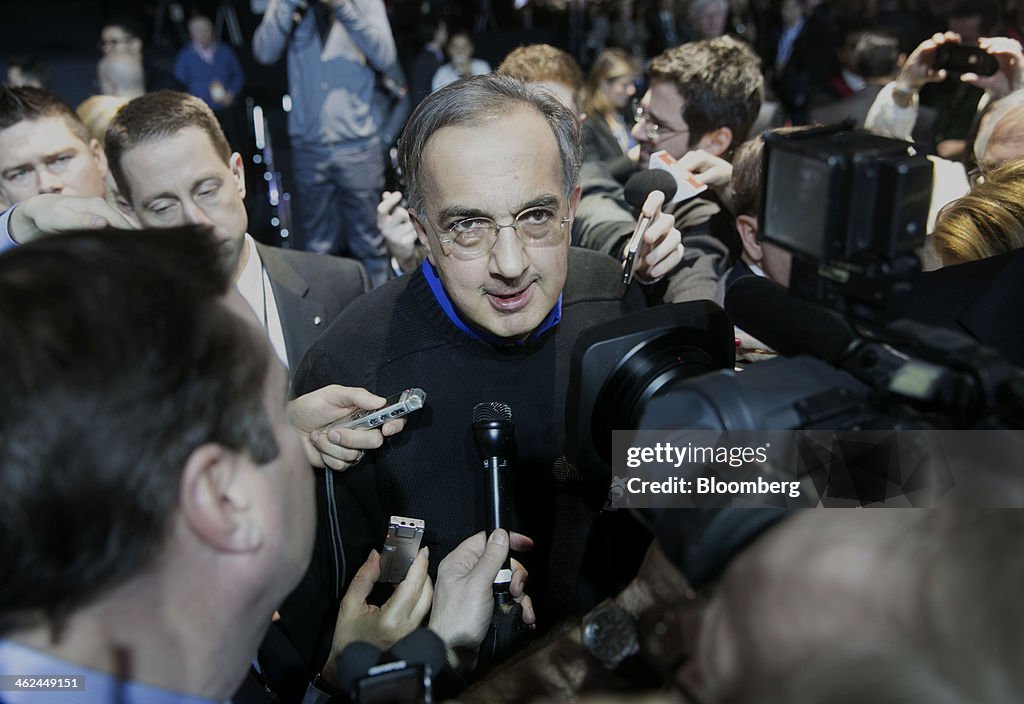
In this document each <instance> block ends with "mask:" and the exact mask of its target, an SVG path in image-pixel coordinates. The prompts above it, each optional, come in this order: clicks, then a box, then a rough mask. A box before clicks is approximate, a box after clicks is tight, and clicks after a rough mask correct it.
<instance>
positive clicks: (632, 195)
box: [622, 169, 677, 286]
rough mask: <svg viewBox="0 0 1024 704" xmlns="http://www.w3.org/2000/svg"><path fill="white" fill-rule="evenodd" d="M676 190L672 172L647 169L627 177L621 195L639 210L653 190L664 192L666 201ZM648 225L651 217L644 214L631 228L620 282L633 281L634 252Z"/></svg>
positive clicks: (673, 195)
mask: <svg viewBox="0 0 1024 704" xmlns="http://www.w3.org/2000/svg"><path fill="white" fill-rule="evenodd" d="M676 190H677V187H676V180H675V179H674V178H673V177H672V174H670V173H669V172H667V171H663V170H661V169H648V170H647V171H638V172H637V173H635V174H633V175H632V176H630V177H629V180H628V181H627V182H626V187H625V190H624V192H623V195H625V198H626V202H627V203H629V204H630V205H631V206H633V207H634V208H636V209H637V210H640V209H641V208H643V207H644V203H645V202H647V198H648V196H650V195H651V193H653V192H654V191H661V192H662V193H664V194H665V202H666V203H668V202H669V201H671V200H672V198H674V197H675V195H676ZM650 225H651V219H650V218H649V217H647V216H646V215H644V216H642V217H641V218H640V222H638V223H637V225H636V229H635V230H633V236H632V237H630V238H629V243H628V244H627V245H626V251H625V253H624V254H625V258H624V259H623V268H622V283H623V284H625V285H627V286H628V285H629V284H630V283H631V282H632V281H633V266H634V264H635V261H636V253H637V250H639V249H640V243H641V242H643V239H644V233H646V232H647V228H648V227H650Z"/></svg>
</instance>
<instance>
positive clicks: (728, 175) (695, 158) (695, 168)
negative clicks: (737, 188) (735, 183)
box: [679, 149, 732, 191]
mask: <svg viewBox="0 0 1024 704" xmlns="http://www.w3.org/2000/svg"><path fill="white" fill-rule="evenodd" d="M679 165H680V166H682V167H683V168H684V169H688V170H689V171H690V172H691V173H693V175H694V176H696V177H697V179H698V180H699V181H700V182H701V183H704V184H707V185H708V187H710V188H714V189H715V190H716V191H717V190H719V189H721V188H728V186H729V184H730V183H731V182H732V164H730V163H729V162H728V161H726V160H725V159H722V158H720V157H717V156H715V155H714V154H709V153H708V152H706V151H704V150H703V149H694V150H693V151H690V152H686V153H685V154H683V156H682V158H681V159H680V160H679Z"/></svg>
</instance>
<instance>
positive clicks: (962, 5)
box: [948, 0, 1003, 37]
mask: <svg viewBox="0 0 1024 704" xmlns="http://www.w3.org/2000/svg"><path fill="white" fill-rule="evenodd" d="M948 17H949V19H951V20H962V19H969V18H972V17H980V18H981V23H980V25H979V30H980V36H982V37H991V36H993V35H994V34H995V33H996V31H997V30H998V29H999V28H1000V26H1001V25H1002V21H1003V11H1002V8H1001V7H1000V6H999V3H998V2H997V0H960V1H959V2H956V3H954V4H953V7H952V9H950V11H949V15H948Z"/></svg>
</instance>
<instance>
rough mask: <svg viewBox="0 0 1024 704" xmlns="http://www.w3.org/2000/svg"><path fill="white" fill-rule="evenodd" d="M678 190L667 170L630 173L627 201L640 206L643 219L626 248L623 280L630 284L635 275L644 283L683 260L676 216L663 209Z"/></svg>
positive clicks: (656, 278)
mask: <svg viewBox="0 0 1024 704" xmlns="http://www.w3.org/2000/svg"><path fill="white" fill-rule="evenodd" d="M675 193H676V183H675V179H674V178H673V177H672V175H671V174H669V173H668V172H666V171H661V170H648V171H641V172H640V173H637V174H634V175H633V176H632V177H630V179H629V182H628V183H627V184H626V189H625V196H626V201H627V202H628V203H629V204H630V205H632V206H633V207H634V208H638V209H639V210H640V219H639V220H638V221H637V226H636V229H634V230H633V236H632V237H631V238H630V240H629V242H628V243H627V245H626V249H625V251H624V252H623V270H622V283H624V284H626V285H629V284H630V283H631V282H632V280H633V277H634V276H636V277H637V278H638V279H639V280H640V282H641V283H654V282H655V281H658V280H659V279H661V278H662V277H664V276H665V275H666V274H668V273H669V272H670V271H672V270H673V269H674V268H675V267H676V266H678V265H679V262H681V261H682V259H683V245H682V235H680V233H679V230H677V229H676V227H675V218H673V217H672V216H671V215H669V214H668V213H663V212H661V208H662V206H663V205H664V204H665V201H666V200H671V199H672V197H673V196H674V195H675Z"/></svg>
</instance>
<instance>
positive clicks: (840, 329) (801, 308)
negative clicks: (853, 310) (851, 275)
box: [725, 276, 857, 364]
mask: <svg viewBox="0 0 1024 704" xmlns="http://www.w3.org/2000/svg"><path fill="white" fill-rule="evenodd" d="M725 312H726V313H728V314H729V318H730V319H731V320H732V322H733V323H734V324H735V325H737V326H738V327H740V328H741V329H743V330H745V331H746V332H749V333H750V334H751V335H753V336H754V337H756V338H757V339H759V340H762V341H764V342H765V343H767V344H768V345H769V346H770V347H771V348H772V349H774V350H775V351H777V352H778V353H779V354H781V355H783V356H786V357H793V356H796V355H801V354H806V355H810V356H812V357H815V358H817V359H820V360H823V361H825V362H828V363H829V364H837V363H838V362H839V361H840V360H841V359H842V357H843V353H844V352H845V351H846V349H847V348H848V347H849V345H850V343H851V342H853V341H854V340H855V339H856V338H857V334H856V333H855V332H854V330H853V328H852V327H850V324H849V323H847V322H846V321H845V320H844V319H843V317H842V316H840V315H839V314H838V313H835V312H833V311H831V310H829V309H828V308H825V307H823V306H820V305H817V304H814V303H810V302H808V301H804V300H801V299H799V298H797V297H796V296H793V295H791V294H790V293H789V291H787V290H786V289H784V288H783V287H782V286H779V285H778V284H777V283H775V282H773V281H771V280H769V279H767V278H765V277H763V276H745V277H743V278H741V279H737V280H736V283H734V284H733V285H732V286H730V287H729V291H728V292H727V293H726V295H725Z"/></svg>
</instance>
